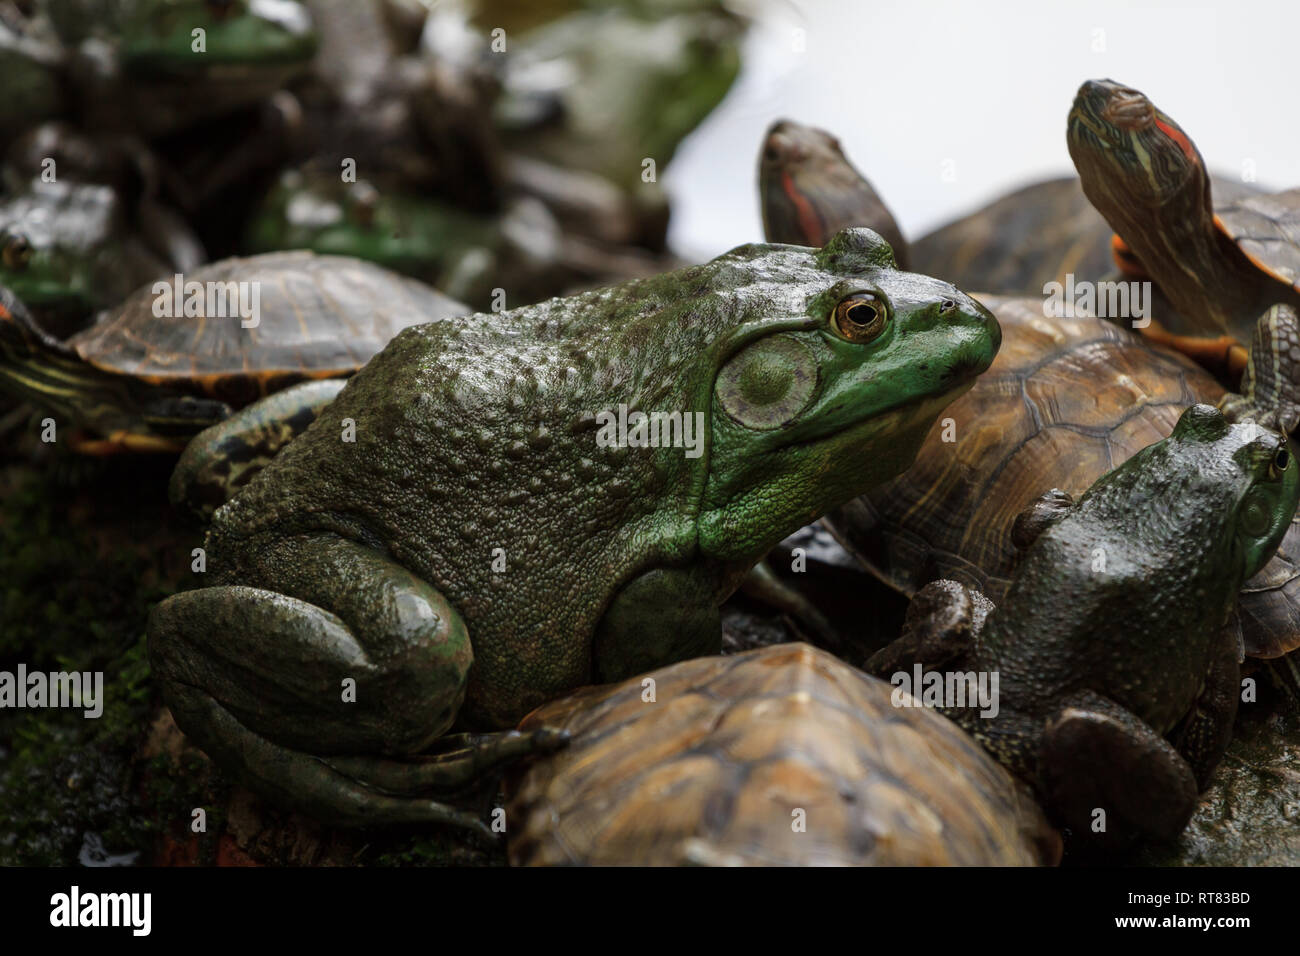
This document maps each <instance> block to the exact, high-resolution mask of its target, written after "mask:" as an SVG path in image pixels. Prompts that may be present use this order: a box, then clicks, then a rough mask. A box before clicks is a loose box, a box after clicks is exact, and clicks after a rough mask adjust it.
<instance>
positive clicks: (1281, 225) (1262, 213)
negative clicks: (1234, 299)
mask: <svg viewBox="0 0 1300 956" xmlns="http://www.w3.org/2000/svg"><path fill="white" fill-rule="evenodd" d="M1215 195H1216V197H1217V196H1218V190H1217V188H1216V190H1215ZM1214 224H1215V226H1217V227H1218V229H1219V230H1220V231H1221V232H1223V234H1224V235H1226V236H1227V237H1228V238H1230V239H1231V240H1232V241H1233V242H1235V243H1236V244H1237V248H1239V249H1240V250H1241V251H1242V252H1243V253H1245V255H1246V258H1248V259H1249V260H1250V261H1251V262H1253V263H1254V264H1255V265H1256V266H1258V267H1259V268H1260V269H1262V270H1263V271H1264V272H1266V273H1268V274H1269V275H1270V276H1272V277H1273V278H1275V279H1277V280H1278V281H1279V282H1282V283H1285V284H1286V285H1289V286H1291V287H1292V288H1294V289H1295V290H1296V291H1297V292H1300V189H1289V190H1287V191H1286V192H1280V193H1275V194H1273V195H1258V196H1247V197H1246V198H1244V199H1237V200H1236V201H1234V202H1229V203H1228V204H1227V205H1222V206H1220V205H1216V206H1215V209H1214Z"/></svg>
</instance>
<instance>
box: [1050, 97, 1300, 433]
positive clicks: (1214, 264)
mask: <svg viewBox="0 0 1300 956" xmlns="http://www.w3.org/2000/svg"><path fill="white" fill-rule="evenodd" d="M1067 139H1068V143H1069V147H1070V156H1071V157H1072V158H1073V159H1074V164H1075V166H1076V167H1077V169H1078V170H1079V176H1080V178H1081V179H1082V181H1083V190H1084V192H1085V193H1086V194H1087V196H1088V198H1089V199H1090V200H1091V201H1092V204H1093V205H1094V206H1096V207H1097V209H1098V211H1100V212H1101V214H1102V215H1103V216H1105V217H1106V220H1107V221H1108V222H1109V223H1110V224H1111V226H1113V227H1114V229H1115V232H1116V234H1117V235H1118V236H1119V238H1120V239H1121V240H1123V243H1124V244H1125V245H1126V246H1127V247H1128V249H1129V250H1130V251H1131V253H1132V254H1133V255H1134V256H1135V257H1136V258H1137V260H1138V261H1139V262H1140V263H1141V267H1142V268H1143V269H1144V270H1145V271H1146V273H1148V274H1149V275H1150V277H1151V279H1152V280H1154V282H1155V283H1156V284H1157V285H1158V286H1159V288H1160V291H1161V293H1162V294H1163V295H1164V296H1165V297H1166V298H1167V299H1168V300H1169V301H1170V303H1171V304H1172V307H1173V308H1172V310H1170V311H1163V312H1162V313H1161V314H1160V315H1158V316H1157V317H1156V318H1157V320H1158V324H1157V322H1153V323H1152V325H1151V326H1150V327H1149V328H1148V329H1145V330H1144V332H1145V333H1146V334H1148V335H1154V336H1158V337H1159V338H1158V340H1160V341H1164V342H1165V343H1166V344H1171V345H1174V346H1175V347H1177V348H1179V349H1180V350H1182V351H1186V352H1187V353H1188V354H1191V355H1194V356H1196V357H1197V358H1198V360H1201V361H1204V362H1205V363H1206V364H1208V365H1210V366H1211V367H1214V368H1215V369H1216V370H1222V369H1224V368H1225V367H1226V368H1227V369H1228V370H1229V371H1230V370H1231V369H1232V368H1233V366H1234V364H1235V366H1236V367H1237V368H1239V367H1240V361H1239V360H1238V361H1237V362H1236V363H1234V362H1233V359H1232V352H1233V351H1234V349H1248V350H1249V356H1250V363H1251V364H1250V367H1249V368H1248V369H1247V370H1246V375H1245V378H1244V381H1243V388H1242V390H1243V392H1245V393H1246V395H1245V398H1244V399H1242V398H1234V399H1232V400H1231V401H1229V402H1228V403H1226V404H1225V406H1224V408H1225V411H1227V412H1228V413H1229V415H1230V416H1232V417H1235V418H1243V419H1251V420H1254V421H1258V422H1260V423H1261V424H1268V425H1274V426H1279V427H1282V428H1285V429H1286V430H1288V431H1292V430H1294V429H1295V427H1296V425H1297V424H1298V423H1300V319H1298V318H1297V311H1296V310H1297V309H1300V189H1292V190H1289V191H1287V192H1282V193H1277V194H1276V195H1257V196H1249V197H1246V198H1244V199H1237V200H1236V201H1233V202H1227V203H1224V202H1223V198H1222V197H1217V196H1214V195H1212V191H1211V184H1210V177H1209V175H1208V174H1207V172H1206V170H1205V163H1204V161H1203V160H1202V159H1201V154H1200V153H1199V152H1198V151H1197V149H1196V146H1195V145H1194V144H1193V143H1192V141H1191V139H1190V138H1189V137H1188V136H1187V134H1186V133H1184V132H1183V130H1182V128H1181V127H1180V126H1179V125H1178V124H1177V123H1175V122H1174V121H1173V120H1172V119H1170V117H1169V116H1167V115H1166V114H1164V113H1163V112H1161V111H1160V110H1158V109H1156V107H1155V105H1154V104H1153V103H1152V102H1151V101H1150V100H1149V99H1147V97H1146V96H1144V95H1143V94H1142V93H1140V92H1138V91H1137V90H1134V89H1131V88H1129V87H1126V86H1123V85H1121V84H1119V83H1116V82H1114V81H1113V80H1090V81H1088V82H1087V83H1084V84H1083V86H1082V87H1080V88H1079V93H1078V96H1077V97H1076V98H1075V101H1074V106H1073V107H1072V108H1071V110H1070V117H1069V127H1068V133H1067ZM1215 191H1216V192H1217V190H1215ZM1216 202H1217V204H1216ZM1238 354H1241V353H1240V351H1239V352H1238ZM1257 390H1262V392H1261V394H1253V392H1255V391H1257Z"/></svg>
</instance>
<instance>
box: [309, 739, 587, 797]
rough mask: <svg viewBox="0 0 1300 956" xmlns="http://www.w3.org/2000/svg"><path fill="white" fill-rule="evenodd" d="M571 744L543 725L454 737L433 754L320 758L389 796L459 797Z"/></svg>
mask: <svg viewBox="0 0 1300 956" xmlns="http://www.w3.org/2000/svg"><path fill="white" fill-rule="evenodd" d="M568 743H569V732H568V731H567V730H561V729H559V728H555V727H540V728H538V729H537V730H530V731H519V730H502V731H498V732H496V733H487V734H451V735H448V736H446V737H440V738H439V739H438V740H436V741H435V742H434V748H435V751H434V752H433V753H421V754H415V755H413V756H410V757H403V758H401V759H386V758H382V757H322V758H321V760H322V762H324V763H326V764H328V765H329V766H331V767H333V768H334V769H336V770H338V771H339V772H340V773H343V774H345V775H346V776H348V777H349V778H351V779H354V780H360V781H364V782H365V783H366V785H368V786H372V787H377V788H379V789H381V790H384V791H387V792H390V793H403V794H417V793H420V792H422V791H425V792H427V791H437V792H442V793H456V792H459V791H461V790H465V789H468V788H471V787H473V786H474V785H475V784H477V783H479V782H480V781H482V780H483V779H484V778H487V777H489V776H491V775H492V774H493V773H494V772H495V771H497V770H500V769H502V768H503V767H506V766H508V765H509V764H512V763H514V762H515V761H517V760H521V759H523V758H525V757H532V756H536V755H539V754H548V753H554V752H555V751H557V750H561V749H563V748H564V747H566V746H568Z"/></svg>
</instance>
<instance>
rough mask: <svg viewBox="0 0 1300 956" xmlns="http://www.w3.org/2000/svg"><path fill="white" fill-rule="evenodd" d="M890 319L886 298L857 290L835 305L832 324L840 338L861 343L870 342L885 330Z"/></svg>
mask: <svg viewBox="0 0 1300 956" xmlns="http://www.w3.org/2000/svg"><path fill="white" fill-rule="evenodd" d="M888 321H889V306H888V305H886V304H885V300H884V299H882V298H880V297H879V296H876V295H873V294H872V293H870V292H855V293H853V294H852V295H849V296H845V297H844V298H843V299H840V301H839V302H838V303H837V304H836V306H835V314H834V315H833V316H831V326H832V327H833V328H834V329H835V333H836V334H837V335H839V336H840V338H843V339H847V340H848V341H850V342H857V343H859V344H862V343H865V342H870V341H871V340H872V339H874V338H876V336H878V335H880V333H881V332H883V331H885V323H886V322H888Z"/></svg>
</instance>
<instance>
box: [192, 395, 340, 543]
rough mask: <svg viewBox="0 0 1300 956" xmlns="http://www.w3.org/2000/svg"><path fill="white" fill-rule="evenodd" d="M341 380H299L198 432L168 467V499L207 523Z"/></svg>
mask: <svg viewBox="0 0 1300 956" xmlns="http://www.w3.org/2000/svg"><path fill="white" fill-rule="evenodd" d="M345 384H347V383H346V382H345V381H344V380H343V379H337V378H332V379H323V380H320V381H315V382H303V383H302V384H301V385H295V386H293V387H292V388H287V389H285V390H284V391H281V392H276V393H275V394H274V395H271V396H269V397H267V398H264V399H262V400H261V401H257V402H254V403H253V404H251V405H249V406H248V407H246V408H244V409H242V410H240V411H238V412H236V413H235V414H234V415H231V416H230V417H229V418H227V419H226V420H225V421H223V422H218V423H217V424H216V425H213V426H211V427H210V428H207V429H205V430H204V431H202V432H200V433H199V434H198V435H196V436H195V437H194V440H193V441H192V442H190V444H189V446H188V447H186V449H185V451H184V453H183V454H182V455H181V458H180V461H178V462H177V463H176V470H175V471H174V472H172V479H171V483H170V485H169V487H168V493H169V496H170V497H171V501H172V504H174V505H175V506H176V507H178V508H180V509H182V510H185V511H188V512H189V513H190V514H192V515H194V516H195V517H196V518H198V519H199V521H201V522H203V523H205V524H206V523H207V522H208V521H209V520H210V519H211V518H212V514H213V512H215V511H216V510H217V509H218V508H220V507H221V506H222V505H223V504H225V503H226V502H227V501H229V500H230V499H231V498H233V497H234V496H235V493H236V492H238V491H239V489H240V488H242V487H244V485H246V484H248V483H249V482H250V481H252V480H253V476H254V475H256V474H257V473H258V472H259V471H261V470H262V469H263V468H265V467H266V466H267V464H268V463H269V462H270V461H271V459H272V458H274V457H275V455H276V453H277V452H278V451H279V450H280V449H281V448H283V447H284V446H285V445H287V444H289V442H290V441H292V440H293V439H294V438H296V437H297V436H298V435H301V434H302V433H303V432H304V431H306V429H307V426H308V425H310V424H311V423H312V422H314V421H315V420H316V417H317V416H318V415H319V414H320V411H321V409H322V408H324V407H325V406H326V405H328V404H329V403H330V402H332V401H333V400H334V399H335V397H336V396H337V395H338V393H339V392H340V391H342V390H343V386H344V385H345Z"/></svg>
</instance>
